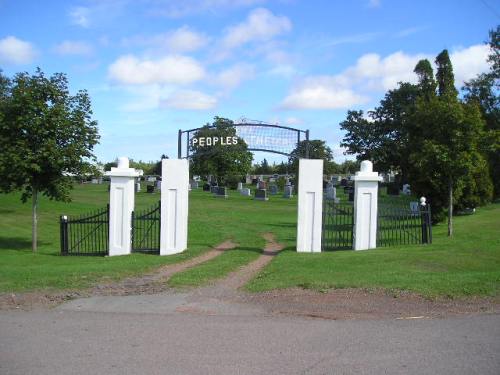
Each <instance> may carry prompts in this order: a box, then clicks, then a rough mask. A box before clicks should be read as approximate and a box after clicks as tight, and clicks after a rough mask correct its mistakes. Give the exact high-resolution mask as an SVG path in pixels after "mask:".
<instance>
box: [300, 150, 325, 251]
mask: <svg viewBox="0 0 500 375" xmlns="http://www.w3.org/2000/svg"><path fill="white" fill-rule="evenodd" d="M298 195H299V204H298V220H297V252H313V253H316V252H321V234H322V233H321V232H322V228H323V160H321V159H320V160H312V159H300V160H299V192H298Z"/></svg>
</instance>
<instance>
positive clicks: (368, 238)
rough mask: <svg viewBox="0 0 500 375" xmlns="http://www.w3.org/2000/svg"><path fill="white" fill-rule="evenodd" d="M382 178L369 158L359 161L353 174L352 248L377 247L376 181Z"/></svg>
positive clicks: (365, 248)
mask: <svg viewBox="0 0 500 375" xmlns="http://www.w3.org/2000/svg"><path fill="white" fill-rule="evenodd" d="M381 180H382V177H379V175H378V173H377V172H373V164H372V162H371V161H369V160H364V161H362V162H361V169H360V171H359V172H356V175H355V176H354V228H353V230H354V250H367V249H374V248H376V247H377V208H378V183H379V181H381Z"/></svg>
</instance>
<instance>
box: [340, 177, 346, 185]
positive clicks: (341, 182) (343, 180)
mask: <svg viewBox="0 0 500 375" xmlns="http://www.w3.org/2000/svg"><path fill="white" fill-rule="evenodd" d="M340 186H347V179H345V178H343V179H342V180H340Z"/></svg>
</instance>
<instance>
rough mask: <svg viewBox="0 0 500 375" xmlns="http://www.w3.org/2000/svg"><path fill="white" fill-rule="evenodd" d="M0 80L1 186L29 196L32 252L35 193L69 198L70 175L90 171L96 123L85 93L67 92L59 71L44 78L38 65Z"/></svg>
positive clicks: (93, 159) (35, 210) (34, 242)
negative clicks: (30, 203) (30, 202)
mask: <svg viewBox="0 0 500 375" xmlns="http://www.w3.org/2000/svg"><path fill="white" fill-rule="evenodd" d="M0 75H1V74H0ZM0 81H1V82H2V84H1V85H0V86H1V87H2V88H1V89H0V90H1V94H0V149H1V150H2V152H0V190H1V191H2V192H7V193H8V192H11V191H14V190H20V191H22V195H21V199H22V201H23V202H26V201H27V200H28V199H30V198H31V200H32V248H33V251H34V252H35V251H36V250H37V222H38V218H37V209H38V199H39V196H40V194H43V195H45V196H47V197H49V198H50V199H55V200H62V201H69V200H70V195H69V192H70V189H71V188H72V176H83V175H85V174H88V173H93V172H94V170H93V165H92V162H93V161H95V157H94V154H93V148H94V146H95V145H96V144H97V142H98V140H99V135H98V131H97V122H96V121H94V120H92V110H91V103H90V98H89V96H88V94H87V92H86V91H78V92H77V93H76V94H75V95H70V92H69V89H68V79H67V77H66V76H65V75H64V74H62V73H56V74H54V75H52V76H51V77H46V76H45V75H44V73H43V72H42V71H41V70H40V69H39V68H38V69H37V70H36V72H35V74H33V75H30V74H28V73H18V74H16V75H15V76H14V77H13V78H12V79H8V78H7V77H5V76H2V77H1V79H0Z"/></svg>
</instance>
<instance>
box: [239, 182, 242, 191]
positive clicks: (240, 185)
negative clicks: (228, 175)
mask: <svg viewBox="0 0 500 375" xmlns="http://www.w3.org/2000/svg"><path fill="white" fill-rule="evenodd" d="M241 189H243V182H238V190H241Z"/></svg>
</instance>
